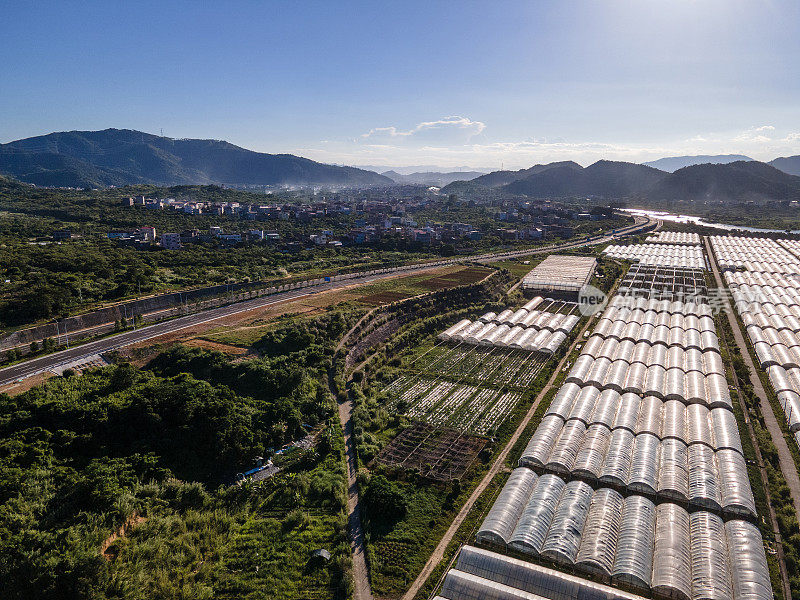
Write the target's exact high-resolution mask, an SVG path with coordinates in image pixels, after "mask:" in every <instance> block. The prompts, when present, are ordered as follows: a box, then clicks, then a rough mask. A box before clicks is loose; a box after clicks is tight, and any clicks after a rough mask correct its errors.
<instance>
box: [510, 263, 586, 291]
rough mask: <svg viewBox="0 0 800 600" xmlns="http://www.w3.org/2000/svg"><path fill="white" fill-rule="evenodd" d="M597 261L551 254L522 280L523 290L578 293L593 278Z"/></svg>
mask: <svg viewBox="0 0 800 600" xmlns="http://www.w3.org/2000/svg"><path fill="white" fill-rule="evenodd" d="M596 267H597V260H596V259H595V258H593V257H591V256H565V255H561V254H551V255H550V256H548V257H547V258H545V259H544V260H543V261H542V262H540V263H539V264H538V265H536V267H534V268H533V269H532V270H531V272H530V273H528V274H527V275H525V277H524V278H523V279H522V288H523V289H530V290H550V291H566V292H578V291H580V289H581V288H582V287H583V286H585V285H586V284H587V283H589V281H590V280H591V278H592V275H593V274H594V270H595V268H596Z"/></svg>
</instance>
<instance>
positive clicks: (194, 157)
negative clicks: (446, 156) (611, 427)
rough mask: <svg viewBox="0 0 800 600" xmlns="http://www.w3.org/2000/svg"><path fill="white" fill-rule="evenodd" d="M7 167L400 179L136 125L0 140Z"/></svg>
mask: <svg viewBox="0 0 800 600" xmlns="http://www.w3.org/2000/svg"><path fill="white" fill-rule="evenodd" d="M0 173H5V174H8V175H13V176H14V177H16V178H18V179H20V180H22V181H26V182H28V183H34V184H36V185H44V186H59V187H104V186H109V185H114V186H121V185H129V184H136V183H152V184H158V185H178V184H205V183H226V184H249V185H281V184H286V185H320V184H334V185H350V186H356V185H386V184H391V183H392V180H391V179H389V178H388V177H383V176H382V175H378V174H377V173H373V172H371V171H364V170H362V169H355V168H353V167H338V166H334V165H326V164H322V163H318V162H314V161H313V160H309V159H307V158H302V157H300V156H294V155H291V154H265V153H262V152H253V151H252V150H246V149H244V148H240V147H238V146H234V145H233V144H230V143H228V142H224V141H220V140H193V139H172V138H166V137H162V136H157V135H152V134H149V133H143V132H141V131H132V130H129V129H104V130H103V131H65V132H59V133H50V134H48V135H42V136H36V137H32V138H27V139H24V140H17V141H14V142H9V143H7V144H0Z"/></svg>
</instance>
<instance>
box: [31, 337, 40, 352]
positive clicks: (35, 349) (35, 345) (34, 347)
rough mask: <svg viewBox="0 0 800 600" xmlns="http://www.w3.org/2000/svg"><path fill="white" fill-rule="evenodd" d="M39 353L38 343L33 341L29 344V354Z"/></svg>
mask: <svg viewBox="0 0 800 600" xmlns="http://www.w3.org/2000/svg"><path fill="white" fill-rule="evenodd" d="M38 351H39V342H37V341H36V340H33V341H32V342H31V354H36V353H37V352H38Z"/></svg>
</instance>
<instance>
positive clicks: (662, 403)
mask: <svg viewBox="0 0 800 600" xmlns="http://www.w3.org/2000/svg"><path fill="white" fill-rule="evenodd" d="M550 416H557V417H559V418H560V419H561V420H562V421H570V420H572V419H577V420H580V421H582V422H583V424H584V425H585V426H586V427H591V426H592V425H598V424H599V425H604V426H605V427H607V428H608V429H611V430H616V429H620V428H623V429H627V430H628V431H630V432H631V433H633V434H640V433H650V434H653V435H655V436H657V437H658V438H660V439H666V438H670V437H674V438H677V439H679V440H682V441H684V442H686V443H687V444H694V443H702V444H706V445H707V446H709V447H710V448H712V449H715V450H716V449H722V448H731V449H733V450H738V451H739V452H740V453H741V452H742V445H741V440H740V438H739V431H738V429H737V427H736V419H735V418H734V416H733V413H732V412H731V411H730V410H728V409H727V408H725V407H717V408H709V407H708V406H706V405H705V404H684V403H682V402H680V401H678V400H661V399H659V398H656V397H655V396H644V397H642V396H640V395H639V394H636V393H631V392H626V393H620V392H618V391H615V390H610V389H608V390H603V391H600V390H599V389H597V388H596V387H594V386H585V387H581V386H579V385H576V384H574V383H567V384H565V385H563V386H562V387H561V389H559V391H558V393H557V394H556V396H555V397H554V398H553V401H552V402H551V403H550V406H549V407H548V409H547V412H546V413H545V419H546V418H548V417H550ZM543 422H544V421H543ZM556 427H561V425H556ZM541 429H543V430H544V429H547V428H545V427H541ZM537 434H538V430H537V433H536V434H535V435H534V436H533V438H531V442H530V444H529V446H531V445H533V444H534V440H536V439H537Z"/></svg>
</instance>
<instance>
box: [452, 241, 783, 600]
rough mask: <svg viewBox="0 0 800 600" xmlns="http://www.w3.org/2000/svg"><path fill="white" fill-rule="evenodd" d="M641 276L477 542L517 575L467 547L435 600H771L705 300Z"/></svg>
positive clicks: (597, 334) (555, 403)
mask: <svg viewBox="0 0 800 600" xmlns="http://www.w3.org/2000/svg"><path fill="white" fill-rule="evenodd" d="M700 258H702V259H703V262H704V263H705V257H704V256H703V255H702V252H701V255H700ZM651 275H652V281H653V283H654V285H652V286H651V288H650V289H649V290H645V294H648V295H649V297H648V296H645V297H641V298H636V299H634V298H630V297H620V296H617V297H615V298H612V299H611V301H610V302H609V306H608V307H607V308H606V309H605V311H604V313H603V314H602V315H601V318H600V319H598V322H597V326H596V328H595V330H594V331H593V336H592V337H590V338H589V339H588V340H587V342H586V343H585V344H584V346H583V348H582V349H581V354H580V355H579V356H578V358H577V359H576V361H575V362H574V364H572V365H571V368H570V369H569V371H568V374H567V377H566V379H565V382H564V384H562V386H561V388H560V389H559V390H558V392H557V394H556V396H555V397H554V399H553V400H552V402H551V404H550V406H549V407H548V410H547V411H546V413H545V416H544V417H543V418H542V420H541V422H540V423H539V426H538V427H537V429H536V430H535V432H534V434H533V436H532V437H531V438H530V440H529V441H528V444H527V446H526V449H525V450H524V452H523V454H522V457H521V459H520V461H519V464H518V467H517V468H516V469H515V470H514V471H513V472H512V474H511V476H510V477H509V479H508V482H507V483H506V485H505V487H504V488H503V490H502V492H501V493H500V495H499V496H498V498H497V500H496V501H495V503H494V504H493V506H492V508H491V509H490V511H489V513H488V515H487V516H486V518H485V520H484V521H483V524H482V525H481V527H480V529H479V532H478V534H477V542H478V543H479V544H481V545H490V546H492V548H493V549H498V550H500V551H502V552H511V553H514V554H516V555H517V556H520V557H528V560H527V561H525V560H519V559H517V558H512V557H510V556H505V555H503V554H497V553H496V552H492V551H490V550H489V549H485V548H469V547H467V548H464V549H462V551H461V553H460V555H459V558H458V561H457V562H456V564H455V567H454V568H453V569H452V570H451V571H450V572H449V573H448V574H447V576H446V577H445V580H444V584H443V586H442V588H441V591H440V596H441V597H442V598H447V599H448V600H459V599H462V598H463V599H466V598H469V599H475V600H478V599H479V598H497V599H499V598H504V599H505V598H507V599H509V600H511V599H517V598H519V599H522V598H525V599H527V600H531V599H532V598H548V599H550V600H561V599H564V600H566V599H567V598H603V599H605V600H611V599H613V598H619V599H623V598H625V599H628V598H634V597H635V596H633V595H631V594H627V593H626V592H623V591H621V590H619V589H616V588H610V587H607V586H606V585H603V584H610V585H612V586H622V587H625V588H628V589H631V588H632V589H634V590H637V591H639V592H641V593H643V594H652V595H654V596H659V597H669V598H673V599H676V600H712V599H713V600H761V599H763V600H767V599H769V598H771V597H772V590H771V585H770V576H769V571H768V568H767V563H766V558H765V553H764V545H763V541H762V539H761V536H760V534H759V531H758V528H757V526H756V525H754V524H753V521H755V519H756V518H757V515H756V507H755V501H754V498H753V493H752V490H751V487H750V481H749V478H748V472H747V464H746V461H745V459H744V455H743V449H742V441H741V438H740V435H739V431H738V428H737V422H736V418H735V416H734V413H733V411H732V402H731V397H730V393H729V390H728V385H727V381H726V379H725V373H724V371H725V369H724V364H723V362H722V358H721V355H720V351H719V341H718V339H717V335H716V330H715V328H714V322H713V319H712V318H711V317H712V315H711V311H710V307H709V305H708V297H707V296H706V295H705V294H704V291H705V290H704V289H703V288H702V287H698V286H692V287H693V291H694V293H695V297H694V298H693V301H692V302H679V301H677V299H676V298H678V297H680V296H677V295H676V294H677V292H676V290H678V287H679V286H678V284H681V282H680V281H679V278H680V277H682V274H681V272H679V270H676V269H674V268H673V267H664V268H660V267H655V268H653V273H652V274H651ZM681 285H683V284H681ZM664 293H668V294H673V296H672V297H670V298H667V299H660V295H661V294H664ZM648 311H649V314H647V313H648ZM645 320H647V321H648V322H647V323H645V322H644V321H645ZM687 325H688V326H687ZM643 328H644V330H643ZM658 328H660V329H659V331H660V332H661V333H659V334H656V329H658ZM598 330H599V331H598ZM550 566H555V567H557V568H558V569H559V570H562V569H566V570H567V571H568V573H562V572H558V570H553V569H551V568H549V567H550ZM580 574H585V575H586V576H590V577H592V578H593V579H598V578H599V579H600V580H601V581H602V582H603V584H600V583H594V582H590V581H588V580H586V579H582V578H581V577H580V576H579V575H580Z"/></svg>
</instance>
